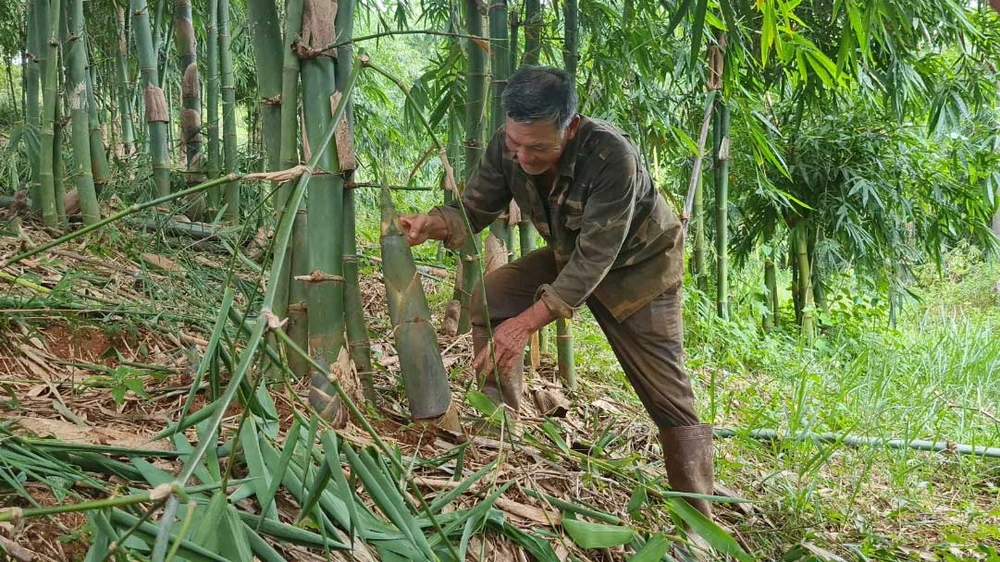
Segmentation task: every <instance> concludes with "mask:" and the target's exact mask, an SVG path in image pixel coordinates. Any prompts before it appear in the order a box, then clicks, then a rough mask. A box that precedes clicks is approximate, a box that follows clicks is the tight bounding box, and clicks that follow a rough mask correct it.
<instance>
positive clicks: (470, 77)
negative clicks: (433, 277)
mask: <svg viewBox="0 0 1000 562" xmlns="http://www.w3.org/2000/svg"><path fill="white" fill-rule="evenodd" d="M479 6H480V4H479V1H478V0H466V2H465V24H466V32H467V33H468V34H469V35H476V36H478V35H482V34H483V14H482V12H481V11H480V9H479ZM466 56H467V57H468V60H469V65H468V72H467V73H466V77H465V167H464V169H463V172H462V177H463V181H462V185H463V187H464V186H465V184H466V183H467V182H468V181H469V179H470V178H472V174H473V173H474V172H475V170H476V168H477V167H478V166H479V160H480V158H482V155H483V151H484V149H485V147H484V146H483V113H484V109H485V106H486V51H485V50H484V46H483V45H479V44H477V43H475V42H473V41H470V42H469V44H468V45H467V52H466ZM480 247H481V244H480V243H479V236H478V235H471V236H469V237H467V238H466V241H465V244H464V245H463V246H462V248H461V250H460V252H459V259H461V260H462V265H463V267H462V285H461V286H462V289H461V291H460V292H459V294H458V301H459V302H460V303H461V310H462V312H461V314H460V315H459V320H458V333H460V334H464V333H466V332H468V331H469V330H470V329H471V328H472V314H471V312H472V311H471V309H470V308H469V307H470V303H471V300H472V291H473V288H474V287H476V285H477V284H479V282H480V281H481V280H482V269H481V268H479V267H469V266H472V263H470V262H473V261H479V260H480V259H481V258H480V255H479V254H480Z"/></svg>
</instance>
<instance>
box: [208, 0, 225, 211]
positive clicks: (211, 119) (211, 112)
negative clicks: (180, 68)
mask: <svg viewBox="0 0 1000 562" xmlns="http://www.w3.org/2000/svg"><path fill="white" fill-rule="evenodd" d="M206 11H207V12H208V13H207V14H206V15H207V20H208V21H207V22H206V24H205V58H206V59H207V62H206V64H207V67H208V68H207V70H208V78H207V85H206V91H205V98H206V101H205V118H206V127H205V129H206V130H207V131H208V145H207V146H206V148H207V153H206V155H205V158H206V164H207V167H206V171H207V172H208V177H210V178H216V177H219V174H220V173H221V169H222V167H221V165H220V162H219V154H220V153H219V92H220V90H219V0H208V3H207V7H206ZM208 200H209V205H211V206H212V207H216V206H218V205H219V204H221V203H222V194H221V193H220V192H219V191H210V192H209V193H208Z"/></svg>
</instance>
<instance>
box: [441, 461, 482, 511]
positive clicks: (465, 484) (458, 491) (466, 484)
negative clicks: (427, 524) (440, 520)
mask: <svg viewBox="0 0 1000 562" xmlns="http://www.w3.org/2000/svg"><path fill="white" fill-rule="evenodd" d="M496 465H497V459H493V461H492V462H491V463H489V464H488V465H486V466H484V467H483V468H481V469H479V470H477V471H476V472H475V473H474V474H472V475H471V476H469V477H468V478H466V479H465V480H463V481H462V483H461V484H459V485H458V486H456V487H455V489H454V490H451V491H450V492H448V493H447V494H445V495H443V496H441V497H440V498H438V499H436V500H434V503H432V504H431V505H430V512H431V513H438V512H439V511H441V510H442V509H444V507H445V506H447V505H448V504H449V503H451V502H452V501H453V500H454V499H455V498H457V497H458V496H460V495H462V494H463V493H465V491H466V490H468V489H469V488H470V487H472V486H473V485H474V484H475V483H476V482H479V480H481V479H482V478H483V477H484V476H486V475H487V474H489V473H490V472H491V471H492V470H493V469H494V468H495V467H496Z"/></svg>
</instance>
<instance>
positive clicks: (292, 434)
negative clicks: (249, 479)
mask: <svg viewBox="0 0 1000 562" xmlns="http://www.w3.org/2000/svg"><path fill="white" fill-rule="evenodd" d="M301 427H302V426H301V424H300V423H299V420H298V419H296V420H295V421H293V422H292V428H291V429H290V430H288V434H287V437H285V444H284V449H282V451H281V458H280V459H278V466H276V467H274V472H273V473H272V475H271V476H272V478H271V484H270V485H269V486H268V487H267V491H265V492H264V495H263V496H261V495H260V494H258V495H257V499H258V500H259V501H260V502H261V506H260V509H261V511H262V512H264V513H268V512H269V510H270V507H271V505H272V504H273V503H274V497H275V495H277V493H278V488H279V487H280V486H281V482H282V481H283V480H284V478H285V471H287V470H288V463H289V461H291V460H292V454H293V453H294V452H295V445H296V444H298V442H299V429H301ZM263 441H264V436H263V435H261V436H258V437H257V451H258V452H259V453H261V459H262V460H263V452H262V449H263V448H264V447H270V445H269V444H267V443H266V442H263ZM262 442H263V444H262ZM264 466H267V463H266V462H265V463H264ZM261 520H263V518H261Z"/></svg>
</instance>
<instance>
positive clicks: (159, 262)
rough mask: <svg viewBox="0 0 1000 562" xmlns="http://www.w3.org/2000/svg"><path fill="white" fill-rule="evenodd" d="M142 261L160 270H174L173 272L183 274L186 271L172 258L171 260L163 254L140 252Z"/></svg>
mask: <svg viewBox="0 0 1000 562" xmlns="http://www.w3.org/2000/svg"><path fill="white" fill-rule="evenodd" d="M142 261H144V262H146V263H147V264H149V265H150V266H152V267H154V268H156V269H160V270H162V271H170V272H174V273H180V274H182V275H183V274H185V273H187V270H186V269H184V268H183V267H181V266H179V265H177V263H176V262H174V260H172V259H170V258H166V257H163V256H161V255H158V254H151V253H148V252H147V253H145V254H142Z"/></svg>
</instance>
